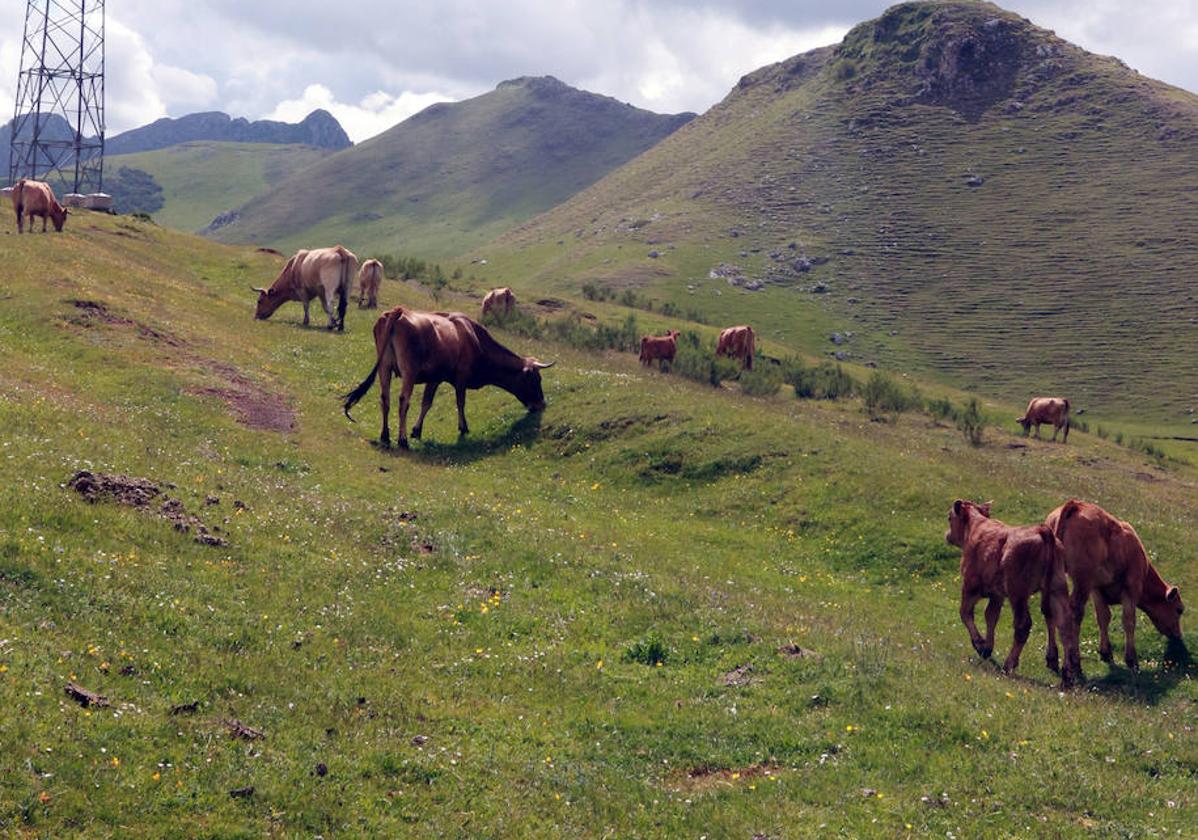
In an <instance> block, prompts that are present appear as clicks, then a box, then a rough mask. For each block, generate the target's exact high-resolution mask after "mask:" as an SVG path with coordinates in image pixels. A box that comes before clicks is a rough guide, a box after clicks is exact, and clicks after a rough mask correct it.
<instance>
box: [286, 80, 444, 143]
mask: <svg viewBox="0 0 1198 840" xmlns="http://www.w3.org/2000/svg"><path fill="white" fill-rule="evenodd" d="M448 101H452V97H449V96H446V95H444V94H440V93H412V92H410V91H404V92H403V93H401V94H399V95H398V96H394V95H392V94H390V93H386V92H384V91H381V90H377V91H374V92H373V93H369V94H367V95H366V96H364V97H362V99H361V100H360V101H359V102H358V104H357V105H353V104H349V103H345V102H338V101H337V98H336V97H335V96H334V95H333V92H332V91H331V90H329V89H328V88H327V87H325V86H324V85H319V84H312V85H308V86H307V87H306V88H304V93H303V96H301V97H300V98H299V99H286V100H284V101H282V102H280V103H279V104H278V105H276V106H275V109H274V110H273V111H271V112H270V113H269V114H267V115H266V118H267V119H271V120H283V121H284V122H299V121H300V120H302V119H303V118H304V117H306V116H308V114H310V113H312V112H313V111H314V110H316V109H317V108H323V109H324V110H326V111H328V112H329V113H330V114H332V115H333V116H334V117H336V118H337V122H339V123H341V127H342V128H344V129H345V133H346V134H348V135H349V138H350V139H351V140H353V141H354V142H355V143H360V142H362V141H363V140H366V139H367V138H370V137H373V136H375V135H376V134H380V133H381V132H383V131H386V130H387V129H388V128H390V127H391V126H393V125H395V124H396V123H398V122H403V121H404V120H406V119H407V118H408V117H410V116H412V115H413V114H415V113H417V112H419V111H423V110H424V109H425V108H427V107H428V106H429V105H432V104H433V103H435V102H448Z"/></svg>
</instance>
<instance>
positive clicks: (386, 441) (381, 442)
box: [379, 437, 391, 449]
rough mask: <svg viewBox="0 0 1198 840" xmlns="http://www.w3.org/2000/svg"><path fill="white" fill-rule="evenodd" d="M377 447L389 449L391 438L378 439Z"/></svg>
mask: <svg viewBox="0 0 1198 840" xmlns="http://www.w3.org/2000/svg"><path fill="white" fill-rule="evenodd" d="M379 446H381V447H382V448H383V449H390V448H391V438H388V437H381V438H379Z"/></svg>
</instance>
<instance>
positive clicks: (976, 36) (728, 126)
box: [476, 2, 1198, 435]
mask: <svg viewBox="0 0 1198 840" xmlns="http://www.w3.org/2000/svg"><path fill="white" fill-rule="evenodd" d="M1196 141H1198V97H1195V96H1194V95H1193V94H1191V93H1188V92H1186V91H1183V90H1179V89H1176V88H1172V87H1169V86H1167V85H1165V84H1162V83H1159V82H1156V81H1153V80H1151V79H1147V78H1144V77H1143V76H1140V75H1139V74H1137V73H1136V72H1135V71H1133V70H1130V69H1129V68H1127V67H1126V66H1125V65H1123V64H1122V63H1121V62H1120V61H1118V60H1117V59H1115V58H1106V57H1101V56H1096V55H1092V54H1090V53H1087V52H1085V51H1084V50H1082V49H1080V48H1078V47H1076V46H1073V45H1071V44H1069V43H1066V42H1065V41H1063V40H1061V39H1060V38H1058V37H1056V36H1055V35H1053V34H1052V33H1050V32H1047V31H1045V30H1042V29H1039V28H1037V27H1036V26H1034V25H1033V24H1032V23H1030V22H1029V21H1027V20H1024V19H1022V18H1020V17H1017V16H1015V15H1012V14H1010V13H1008V12H1005V11H1002V10H1001V9H999V8H998V7H996V6H993V5H990V4H987V3H973V2H926V3H904V4H901V5H899V6H895V7H894V8H892V9H890V10H889V11H888V12H886V14H885V15H883V16H882V17H880V18H879V19H877V20H874V21H870V22H867V23H863V24H861V25H860V26H858V27H856V28H854V29H853V30H852V31H851V32H850V33H849V34H848V35H847V36H846V38H845V39H844V41H843V42H842V43H841V44H839V45H837V46H834V47H828V48H824V49H819V50H815V51H813V52H811V53H807V54H804V55H799V56H796V57H794V58H792V59H789V60H787V61H784V62H782V63H780V64H777V65H773V66H770V67H765V68H762V69H761V70H759V71H757V72H755V73H752V74H750V75H748V76H746V77H745V78H743V79H742V80H741V81H740V83H739V84H738V85H737V86H736V87H735V88H734V89H733V90H732V91H731V93H729V94H728V96H727V97H726V98H725V99H724V101H722V102H721V103H720V104H719V105H717V106H716V107H714V108H712V109H711V110H710V111H709V112H707V113H705V114H703V115H702V116H701V117H699V118H698V119H696V120H694V121H693V122H691V123H690V124H689V125H687V126H685V127H684V128H682V129H681V130H679V131H678V132H676V133H675V134H673V135H671V136H670V137H668V138H666V139H665V140H663V141H662V142H661V143H660V144H658V145H657V146H656V147H654V148H653V149H651V150H650V151H648V152H647V153H645V154H643V155H641V156H640V157H638V158H636V159H635V160H633V161H631V162H629V163H628V164H626V165H625V166H623V167H621V168H620V169H618V170H616V171H615V172H613V173H611V174H610V175H608V176H607V177H606V178H604V179H603V180H601V181H599V182H598V183H597V184H595V185H594V186H592V187H591V188H589V189H588V190H585V191H583V192H582V193H580V194H578V195H577V196H575V197H573V198H572V199H570V200H569V201H567V202H566V203H564V204H563V205H562V206H560V207H558V208H555V209H553V210H552V211H550V212H548V213H546V214H544V215H542V216H539V217H537V218H536V219H534V220H531V221H530V222H528V223H526V224H525V225H523V226H521V227H520V228H518V229H516V230H515V231H512V232H510V233H509V234H507V235H505V236H504V237H502V238H501V239H499V240H498V241H497V242H495V243H492V244H490V245H488V246H487V247H485V248H483V249H479V250H478V251H477V252H476V255H477V256H480V257H485V258H487V259H488V262H489V265H488V267H487V271H486V276H487V279H488V281H492V282H496V283H498V282H500V281H503V282H510V283H511V284H512V285H513V286H515V287H517V291H519V290H520V289H521V288H524V289H527V290H528V291H529V292H530V293H532V292H536V291H553V292H555V293H558V294H573V295H577V294H578V293H579V289H580V286H581V284H582V283H584V282H591V283H595V284H598V285H608V286H611V287H613V288H616V289H621V288H625V287H633V288H637V289H644V290H647V291H646V294H647V295H648V296H650V297H655V298H657V299H658V300H659V301H661V302H670V303H672V304H674V305H676V306H678V307H680V308H682V309H684V310H687V309H694V310H698V311H700V312H702V313H705V314H706V316H708V317H709V318H710V319H711V320H713V321H714V322H717V323H727V322H730V321H736V322H739V321H751V322H752V323H754V324H756V325H757V326H758V328H759V331H760V332H761V333H763V334H764V335H767V336H771V337H776V338H779V339H782V340H785V341H788V342H790V343H792V344H795V345H799V346H803V347H805V348H806V349H808V350H809V351H812V352H819V353H829V352H840V353H841V354H842V355H845V356H846V357H847V358H851V359H855V360H857V361H859V362H865V361H877V362H878V363H879V364H882V365H883V366H893V367H899V368H902V369H904V370H910V371H922V372H923V373H924V374H925V375H927V376H935V377H939V378H942V379H943V380H945V381H948V382H952V383H955V384H957V385H959V386H961V387H966V388H971V389H977V390H981V391H984V392H986V393H991V394H996V395H1002V396H1003V397H1005V398H1007V399H1010V400H1012V401H1019V400H1023V399H1026V398H1027V396H1028V395H1030V394H1032V393H1037V394H1040V393H1054V394H1055V393H1060V394H1064V395H1067V396H1070V397H1071V398H1072V399H1073V402H1074V404H1075V405H1077V406H1083V407H1086V408H1087V409H1089V410H1091V411H1095V412H1098V413H1099V414H1101V415H1106V416H1111V415H1121V416H1123V417H1147V418H1150V419H1151V420H1152V422H1154V423H1168V424H1169V426H1170V428H1171V429H1172V430H1173V432H1174V433H1180V434H1188V435H1192V434H1193V432H1192V427H1191V426H1190V420H1191V412H1193V410H1194V409H1195V408H1196V407H1198V368H1196V367H1195V366H1194V365H1193V364H1191V363H1190V355H1191V354H1190V348H1191V347H1192V346H1193V345H1194V343H1195V341H1196V340H1198V299H1196V297H1195V293H1194V286H1195V283H1196V282H1198V142H1196ZM721 264H723V268H721ZM713 272H714V273H715V274H719V273H722V274H725V275H732V276H733V277H734V278H738V279H736V280H735V282H737V283H738V284H739V285H738V286H733V285H730V283H729V281H728V280H727V279H726V278H725V277H724V276H713ZM758 285H760V286H761V288H760V290H758V291H749V290H747V289H746V286H750V287H756V286H758ZM813 323H818V324H820V325H821V327H822V328H821V329H819V330H811V329H809V326H810V325H811V324H813ZM833 331H835V332H839V333H840V334H841V336H842V339H845V338H847V341H845V343H843V344H842V345H833V344H831V343H830V342H829V336H830V334H831V332H833ZM848 333H851V334H852V335H851V336H848V335H847V334H848Z"/></svg>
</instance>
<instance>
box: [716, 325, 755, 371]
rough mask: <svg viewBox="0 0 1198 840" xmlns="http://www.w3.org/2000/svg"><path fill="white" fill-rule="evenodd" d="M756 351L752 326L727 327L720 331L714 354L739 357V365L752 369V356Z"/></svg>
mask: <svg viewBox="0 0 1198 840" xmlns="http://www.w3.org/2000/svg"><path fill="white" fill-rule="evenodd" d="M756 352H757V337H756V336H755V335H754V334H753V328H752V327H745V326H741V327H728V328H727V329H726V330H724V331H723V332H721V333H720V339H719V341H718V342H716V346H715V354H716V355H717V356H728V357H730V358H733V359H740V366H741V368H743V369H745V370H752V369H753V356H754V355H755V354H756Z"/></svg>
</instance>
